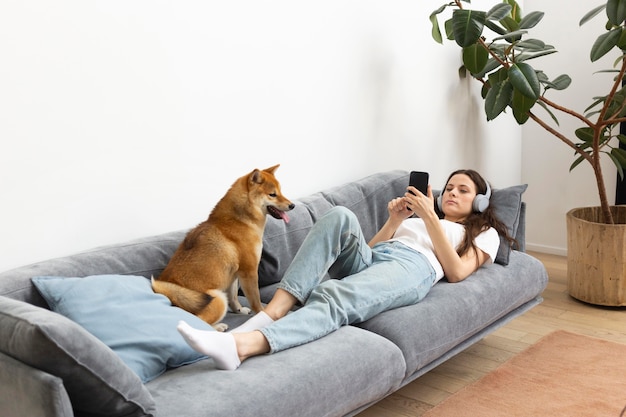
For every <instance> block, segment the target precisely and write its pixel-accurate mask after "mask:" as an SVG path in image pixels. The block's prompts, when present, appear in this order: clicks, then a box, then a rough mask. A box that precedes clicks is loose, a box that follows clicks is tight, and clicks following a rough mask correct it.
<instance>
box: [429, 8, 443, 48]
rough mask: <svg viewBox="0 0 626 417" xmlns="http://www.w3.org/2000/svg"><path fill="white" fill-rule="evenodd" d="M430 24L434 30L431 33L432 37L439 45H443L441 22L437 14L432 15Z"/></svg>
mask: <svg viewBox="0 0 626 417" xmlns="http://www.w3.org/2000/svg"><path fill="white" fill-rule="evenodd" d="M430 23H431V25H432V29H431V31H430V34H431V36H432V37H433V39H434V40H435V42H437V43H441V44H443V38H442V37H441V30H440V29H439V21H438V20H437V15H436V14H434V13H433V14H431V15H430Z"/></svg>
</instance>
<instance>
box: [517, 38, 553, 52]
mask: <svg viewBox="0 0 626 417" xmlns="http://www.w3.org/2000/svg"><path fill="white" fill-rule="evenodd" d="M515 47H516V48H522V49H529V50H531V51H543V50H544V49H545V48H546V43H545V42H544V41H542V40H539V39H526V40H525V41H520V42H518V43H517V44H515Z"/></svg>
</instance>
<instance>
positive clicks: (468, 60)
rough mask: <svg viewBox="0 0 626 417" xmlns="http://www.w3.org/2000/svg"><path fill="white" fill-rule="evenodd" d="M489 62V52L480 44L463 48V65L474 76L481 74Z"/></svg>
mask: <svg viewBox="0 0 626 417" xmlns="http://www.w3.org/2000/svg"><path fill="white" fill-rule="evenodd" d="M488 60H489V52H488V51H487V50H486V49H485V48H484V47H483V46H482V45H481V44H479V43H475V44H474V45H470V46H468V47H466V48H463V65H465V67H466V68H467V69H468V70H469V72H471V73H472V74H478V73H480V72H481V71H482V70H483V68H485V65H487V61H488Z"/></svg>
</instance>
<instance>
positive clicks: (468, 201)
mask: <svg viewBox="0 0 626 417" xmlns="http://www.w3.org/2000/svg"><path fill="white" fill-rule="evenodd" d="M490 196H491V189H490V187H489V184H488V183H487V182H486V181H485V180H484V179H483V178H482V177H481V176H480V174H478V173H477V172H476V171H473V170H459V171H455V172H453V173H452V174H451V175H450V177H449V178H448V180H447V182H446V186H445V188H444V190H443V192H442V195H441V196H440V197H439V198H438V199H437V202H436V203H437V206H438V207H439V209H440V211H441V212H442V213H443V218H441V219H440V218H439V216H438V215H437V212H436V211H435V201H434V198H433V193H432V189H431V187H430V186H428V195H424V194H422V193H421V192H419V191H418V190H417V189H415V188H414V187H411V186H409V187H408V188H407V192H406V193H405V194H404V196H402V197H398V198H395V199H393V200H392V201H390V202H389V204H388V206H387V211H388V213H389V218H388V219H387V221H386V222H385V224H384V225H383V226H382V227H381V229H380V230H379V231H378V233H377V234H376V235H375V236H374V237H373V238H372V239H371V241H370V242H369V243H367V242H366V241H365V239H364V237H363V234H362V231H361V227H360V225H359V222H358V220H357V218H356V216H355V215H354V213H352V212H351V211H349V210H348V209H346V208H345V207H334V208H332V209H331V210H329V211H328V212H327V213H326V214H325V215H324V216H323V217H321V218H320V219H319V220H318V221H317V222H316V223H315V224H314V225H313V227H312V228H311V230H310V232H309V234H308V235H307V237H306V239H305V240H304V242H303V243H302V246H301V247H300V249H299V250H298V253H297V254H296V256H295V258H294V260H293V262H292V263H291V265H290V266H289V268H288V269H287V271H286V272H285V275H284V277H283V278H282V280H281V282H280V284H279V288H278V289H277V291H276V293H275V294H274V297H273V298H272V300H271V301H270V302H269V303H268V304H267V306H266V308H265V310H264V311H262V312H260V313H258V314H256V315H255V316H254V317H252V318H251V319H250V320H248V321H247V322H245V323H244V324H243V325H241V326H239V327H237V328H236V329H233V330H232V331H231V332H228V333H220V332H215V331H204V330H198V329H194V328H192V327H191V326H189V325H188V324H187V323H185V322H180V323H179V325H178V331H179V332H180V333H181V334H182V335H183V337H184V338H185V340H186V341H187V343H188V344H189V345H190V346H191V347H192V348H194V349H195V350H197V351H198V352H200V353H203V354H205V355H207V356H211V357H212V358H213V359H214V361H215V363H216V366H217V367H218V368H219V369H227V370H234V369H237V368H238V367H239V365H240V364H241V362H242V361H244V360H246V359H247V358H249V357H252V356H256V355H260V354H265V353H274V352H278V351H281V350H285V349H288V348H291V347H294V346H299V345H302V344H305V343H308V342H311V341H313V340H316V339H319V338H321V337H323V336H325V335H327V334H329V333H331V332H333V331H335V330H337V329H339V328H340V327H341V326H343V325H347V324H351V323H358V322H363V321H366V320H368V319H370V318H372V317H374V316H376V315H377V314H380V313H382V312H384V311H386V310H391V309H394V308H398V307H403V306H407V305H411V304H415V303H417V302H419V301H420V300H422V299H423V298H424V297H425V296H426V295H427V294H428V292H429V291H430V289H431V288H432V286H433V285H434V284H435V283H436V282H437V281H439V280H440V279H441V278H443V277H444V276H445V277H446V278H447V280H448V281H450V282H459V281H462V280H464V279H465V278H467V277H468V276H469V275H471V274H472V273H473V272H474V271H476V270H477V269H478V268H479V267H480V266H481V265H483V264H485V263H486V262H493V261H494V259H495V257H496V253H497V251H498V246H499V244H500V239H499V234H501V235H502V236H505V237H506V238H507V239H508V240H510V241H512V240H513V239H512V238H510V237H509V236H508V232H507V229H506V227H505V226H504V225H503V224H502V223H501V222H500V221H499V220H498V219H497V218H496V217H495V215H494V210H493V207H492V206H490V205H489V198H490ZM413 214H416V215H417V216H418V217H414V216H413ZM327 272H328V273H329V274H330V275H331V276H332V277H333V278H335V277H337V278H338V279H330V280H326V281H323V278H324V276H325V274H326V273H327ZM297 303H301V304H302V305H303V306H302V307H301V308H300V309H298V310H296V311H293V312H291V313H290V314H287V313H289V312H290V311H291V309H292V308H293V307H294V306H295V305H296V304H297Z"/></svg>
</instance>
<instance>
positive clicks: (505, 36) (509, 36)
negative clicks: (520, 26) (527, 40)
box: [493, 30, 528, 42]
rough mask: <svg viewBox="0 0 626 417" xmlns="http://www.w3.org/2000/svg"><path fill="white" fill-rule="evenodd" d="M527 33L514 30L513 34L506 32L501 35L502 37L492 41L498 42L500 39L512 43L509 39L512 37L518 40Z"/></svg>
mask: <svg viewBox="0 0 626 417" xmlns="http://www.w3.org/2000/svg"><path fill="white" fill-rule="evenodd" d="M527 33H528V31H527V30H515V31H513V32H507V33H505V34H504V35H502V36H498V37H497V38H493V40H494V41H499V40H500V39H504V40H506V41H507V42H512V41H510V40H509V39H511V38H512V37H515V38H519V39H521V37H522V35H525V34H527Z"/></svg>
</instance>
